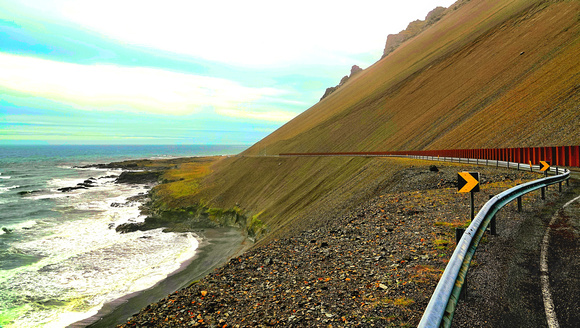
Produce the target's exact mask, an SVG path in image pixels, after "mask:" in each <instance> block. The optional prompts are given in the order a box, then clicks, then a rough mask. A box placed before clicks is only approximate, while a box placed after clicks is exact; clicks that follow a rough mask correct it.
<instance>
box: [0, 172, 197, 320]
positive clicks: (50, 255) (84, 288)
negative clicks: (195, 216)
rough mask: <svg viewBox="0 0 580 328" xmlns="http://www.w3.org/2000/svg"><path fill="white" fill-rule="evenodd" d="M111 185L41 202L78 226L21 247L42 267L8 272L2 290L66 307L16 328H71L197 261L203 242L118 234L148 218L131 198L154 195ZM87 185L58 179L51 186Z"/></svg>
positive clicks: (32, 314) (33, 312)
mask: <svg viewBox="0 0 580 328" xmlns="http://www.w3.org/2000/svg"><path fill="white" fill-rule="evenodd" d="M107 180H108V179H98V183H97V186H95V187H93V188H89V189H86V190H82V192H80V193H74V192H71V193H61V192H55V193H52V194H50V195H42V196H34V197H38V198H36V199H41V197H44V198H47V197H52V198H54V200H55V201H56V206H55V209H56V210H59V211H61V212H62V213H63V215H64V216H65V217H68V218H69V219H70V220H66V221H64V222H63V221H62V219H60V220H59V221H58V222H57V223H53V224H47V225H46V226H45V225H43V227H42V230H43V232H45V234H44V236H43V237H40V238H38V239H35V240H28V241H26V242H20V243H16V244H13V248H14V251H16V252H18V253H21V254H29V255H34V256H39V257H41V260H39V261H38V262H36V263H34V264H32V265H29V266H26V267H19V268H16V269H13V270H9V272H4V273H5V274H3V276H2V277H0V290H3V291H8V292H9V293H11V294H13V295H15V297H20V296H26V297H28V298H29V299H37V298H41V299H42V300H44V301H50V300H60V301H65V305H63V306H60V307H54V308H49V309H46V308H31V309H30V310H29V311H27V312H26V313H25V315H23V316H21V317H20V318H18V319H17V321H15V322H14V323H13V325H12V326H13V327H38V326H44V327H64V326H67V325H68V324H71V323H73V322H76V321H78V320H82V319H83V318H86V317H90V316H91V315H94V314H95V313H96V311H98V309H99V308H100V307H102V305H103V304H105V303H106V302H109V301H112V300H114V299H117V298H119V297H122V296H124V295H127V294H129V293H133V292H136V291H140V290H143V289H147V288H150V287H152V286H153V285H155V284H156V283H157V282H159V281H160V280H162V279H164V278H166V277H167V276H168V275H169V274H171V273H172V272H174V271H175V270H177V269H179V267H180V266H181V264H182V263H183V262H184V261H186V260H188V259H190V258H191V257H193V256H194V254H195V252H196V249H197V247H198V240H197V238H196V236H195V235H193V234H191V233H163V232H162V229H157V230H151V231H145V232H142V231H137V232H133V233H126V234H119V233H117V232H116V231H115V230H114V226H116V225H118V224H121V223H125V222H128V221H141V220H143V219H144V217H143V216H141V215H140V212H139V208H138V207H139V204H138V203H135V202H129V203H128V202H127V199H128V197H129V196H133V195H136V194H138V193H142V192H145V191H146V189H145V188H144V187H143V186H132V185H123V184H111V183H107ZM112 180H114V179H112ZM82 181H84V180H81V181H78V180H72V179H68V180H66V179H54V180H53V181H51V185H52V186H60V185H62V186H72V185H74V184H76V183H78V182H82ZM112 203H118V204H122V205H121V206H116V207H112V206H111V204H112ZM29 224H30V225H34V224H36V222H34V224H32V223H29Z"/></svg>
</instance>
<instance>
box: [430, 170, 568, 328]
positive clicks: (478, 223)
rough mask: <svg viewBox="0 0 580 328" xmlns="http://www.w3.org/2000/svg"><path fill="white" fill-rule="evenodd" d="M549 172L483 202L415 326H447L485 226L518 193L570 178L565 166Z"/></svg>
mask: <svg viewBox="0 0 580 328" xmlns="http://www.w3.org/2000/svg"><path fill="white" fill-rule="evenodd" d="M479 161H481V160H479ZM493 162H495V161H493ZM472 163H473V162H472ZM504 163H506V162H504ZM507 163H508V164H507V165H508V166H510V164H512V165H514V164H517V163H509V162H507ZM498 165H499V163H498ZM519 165H522V168H523V167H524V166H527V167H528V169H530V170H532V169H534V167H533V166H530V165H525V164H518V168H519ZM512 167H513V166H512ZM514 168H515V167H514ZM550 171H552V172H553V173H555V174H556V173H557V175H555V176H550V177H546V178H542V179H539V180H534V181H530V182H528V183H524V184H521V185H519V186H516V187H513V188H511V189H508V190H506V191H504V192H502V193H500V194H497V195H496V196H494V197H493V198H491V199H490V200H489V201H488V202H487V203H485V205H484V206H483V207H482V208H481V210H480V211H479V213H477V215H476V216H475V218H474V219H473V221H472V222H471V224H470V225H469V227H468V228H467V229H466V230H465V232H464V233H463V237H461V240H460V241H459V243H457V246H456V247H455V251H454V252H453V255H452V256H451V259H450V260H449V263H448V264H447V266H446V267H445V271H444V272H443V275H442V276H441V279H440V280H439V283H438V284H437V288H436V289H435V292H434V293H433V295H432V296H431V300H430V301H429V304H428V305H427V308H426V309H425V312H424V313H423V317H422V318H421V322H420V323H419V327H450V326H451V320H452V319H453V314H454V313H455V307H456V305H457V301H458V300H459V294H460V293H461V289H462V287H463V284H464V282H465V277H466V275H467V270H468V269H469V265H470V263H471V259H472V258H473V255H474V254H475V250H476V248H477V245H478V244H479V241H480V240H481V237H482V236H483V233H484V232H485V230H486V229H487V226H488V225H489V222H490V221H491V219H492V218H493V217H494V216H495V214H496V213H497V212H498V211H499V210H500V209H501V208H502V207H504V206H505V205H506V204H508V203H509V202H511V201H513V200H514V199H516V198H518V197H521V196H522V195H524V194H527V193H529V192H531V191H534V190H537V189H540V188H543V187H547V186H549V185H552V184H556V183H560V182H563V181H566V180H567V179H569V178H570V171H569V170H567V169H562V168H559V169H558V168H555V169H554V170H552V168H551V170H550ZM560 172H562V173H560Z"/></svg>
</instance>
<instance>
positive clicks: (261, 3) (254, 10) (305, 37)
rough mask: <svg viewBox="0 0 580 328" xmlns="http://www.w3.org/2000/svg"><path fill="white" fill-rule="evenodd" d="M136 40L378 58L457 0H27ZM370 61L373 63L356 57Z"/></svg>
mask: <svg viewBox="0 0 580 328" xmlns="http://www.w3.org/2000/svg"><path fill="white" fill-rule="evenodd" d="M19 2H21V3H22V4H23V5H24V6H27V7H28V8H29V9H28V10H30V8H32V9H33V10H34V11H36V12H38V13H42V15H43V16H49V17H53V18H55V19H58V20H62V21H68V22H72V23H74V24H77V25H79V26H81V27H83V28H88V29H91V30H94V31H97V32H99V33H102V34H104V35H106V36H108V37H111V38H114V39H117V40H121V41H123V42H127V43H130V44H139V45H145V46H148V47H153V48H158V49H164V50H168V51H173V52H178V53H184V54H188V55H192V56H196V57H201V58H205V59H209V60H212V61H219V62H226V63H229V64H236V65H246V66H260V67H264V66H270V65H273V66H280V65H289V64H292V63H298V62H300V63H313V64H316V65H322V64H326V63H328V62H329V61H333V62H334V63H335V64H336V61H348V64H349V65H352V64H354V63H353V62H352V59H350V57H351V56H354V55H356V54H360V53H376V59H377V60H378V59H379V58H380V55H381V54H382V49H383V47H384V43H385V41H386V37H387V35H388V34H390V33H397V32H399V31H400V30H402V29H404V28H405V27H406V25H407V24H408V23H409V22H411V21H412V20H415V19H423V18H424V17H425V15H426V14H427V12H428V11H429V10H431V9H433V8H435V7H436V6H438V5H443V6H449V5H450V4H452V3H453V2H454V0H406V1H376V0H359V1H356V2H351V1H335V0H294V1H285V2H282V1H271V0H246V1H239V0H215V1H195V0H152V1H142V0H122V1H119V0H99V1H94V0H75V1H70V0H21V1H19ZM357 64H359V65H363V66H364V65H367V64H371V63H357Z"/></svg>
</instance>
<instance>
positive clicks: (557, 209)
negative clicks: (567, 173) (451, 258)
mask: <svg viewBox="0 0 580 328" xmlns="http://www.w3.org/2000/svg"><path fill="white" fill-rule="evenodd" d="M532 194H533V195H530V196H529V198H528V201H527V202H526V204H524V210H523V211H522V213H517V211H516V208H515V206H513V205H508V206H507V207H506V209H505V211H504V209H502V211H500V213H499V214H498V223H497V224H498V235H497V236H487V241H486V242H483V243H482V244H480V246H479V247H478V250H477V252H476V256H475V259H474V262H472V266H471V268H470V269H469V272H468V276H467V297H466V299H464V300H462V301H460V302H459V304H458V307H457V310H456V312H455V316H454V319H453V325H452V326H454V327H580V310H579V309H580V181H579V180H577V179H575V180H573V181H571V182H570V186H569V187H566V185H565V184H564V186H563V191H562V192H561V193H560V192H559V191H558V186H557V185H555V186H551V187H550V189H549V190H548V191H547V192H546V200H541V199H539V198H540V197H539V192H534V193H532ZM543 245H544V246H543ZM542 262H543V264H542ZM552 304H553V306H552ZM546 308H548V311H546Z"/></svg>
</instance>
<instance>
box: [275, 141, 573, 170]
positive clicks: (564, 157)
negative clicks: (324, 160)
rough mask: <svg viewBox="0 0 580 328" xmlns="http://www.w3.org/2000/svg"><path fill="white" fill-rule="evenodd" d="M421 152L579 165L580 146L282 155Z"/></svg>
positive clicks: (291, 154) (313, 154) (383, 154)
mask: <svg viewBox="0 0 580 328" xmlns="http://www.w3.org/2000/svg"><path fill="white" fill-rule="evenodd" d="M387 155H421V156H439V157H459V158H478V159H488V160H500V161H510V162H515V163H525V164H529V162H532V164H534V165H536V164H539V163H540V161H548V162H550V164H551V165H555V166H567V167H580V146H556V147H527V148H494V149H444V150H415V151H386V152H340V153H283V154H280V156H387Z"/></svg>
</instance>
